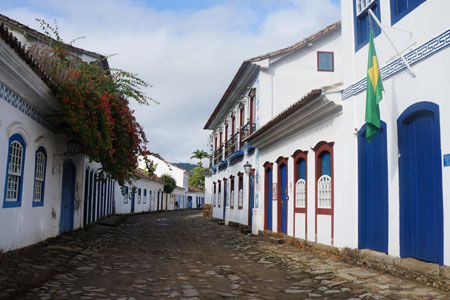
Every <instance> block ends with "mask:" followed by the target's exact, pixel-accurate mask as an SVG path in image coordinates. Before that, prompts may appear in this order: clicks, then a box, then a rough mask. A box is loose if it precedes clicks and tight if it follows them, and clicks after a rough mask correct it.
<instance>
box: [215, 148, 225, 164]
mask: <svg viewBox="0 0 450 300" xmlns="http://www.w3.org/2000/svg"><path fill="white" fill-rule="evenodd" d="M222 160H223V153H222V147H219V149H217V151H216V152H214V166H217V165H218V164H219V163H220V162H221V161H222Z"/></svg>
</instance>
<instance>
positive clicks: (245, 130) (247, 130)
mask: <svg viewBox="0 0 450 300" xmlns="http://www.w3.org/2000/svg"><path fill="white" fill-rule="evenodd" d="M255 129H256V124H255V123H250V122H249V123H247V124H245V125H244V126H243V127H242V128H241V141H242V140H244V139H245V138H247V137H248V136H249V135H250V134H252V133H253V132H255Z"/></svg>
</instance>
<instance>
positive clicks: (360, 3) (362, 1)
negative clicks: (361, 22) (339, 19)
mask: <svg viewBox="0 0 450 300" xmlns="http://www.w3.org/2000/svg"><path fill="white" fill-rule="evenodd" d="M375 2H376V0H356V15H357V16H359V15H360V14H362V13H363V12H364V11H366V9H368V8H369V7H370V6H371V5H372V4H374V3H375Z"/></svg>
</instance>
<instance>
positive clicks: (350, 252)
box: [259, 230, 450, 292]
mask: <svg viewBox="0 0 450 300" xmlns="http://www.w3.org/2000/svg"><path fill="white" fill-rule="evenodd" d="M259 235H260V236H264V237H266V238H268V239H270V240H271V241H272V242H273V243H277V244H288V245H290V246H294V247H296V248H299V249H302V250H305V251H309V252H314V253H318V254H321V255H326V256H330V255H331V256H333V257H336V258H338V259H340V260H342V261H344V262H351V263H353V264H356V265H359V266H363V267H367V268H370V269H374V270H378V271H382V272H385V273H388V274H390V275H393V276H396V277H401V278H406V279H410V280H415V281H417V282H420V283H422V284H425V285H428V286H432V287H435V288H438V289H440V290H443V291H445V292H449V291H450V267H448V266H439V265H438V264H435V263H427V262H423V261H420V260H417V259H414V258H400V257H394V256H390V255H387V254H385V253H382V252H377V251H373V250H368V249H363V250H359V249H350V248H343V249H339V248H337V247H332V246H329V245H325V244H321V243H316V242H311V241H306V240H303V239H300V238H294V237H291V236H287V235H286V234H283V233H275V232H272V231H268V230H264V231H261V230H260V231H259Z"/></svg>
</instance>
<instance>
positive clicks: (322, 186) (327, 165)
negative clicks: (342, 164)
mask: <svg viewBox="0 0 450 300" xmlns="http://www.w3.org/2000/svg"><path fill="white" fill-rule="evenodd" d="M318 164H320V168H319V171H320V177H319V179H318V180H317V197H318V198H317V207H318V208H331V155H330V152H328V151H323V152H321V153H320V154H319V160H318Z"/></svg>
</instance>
